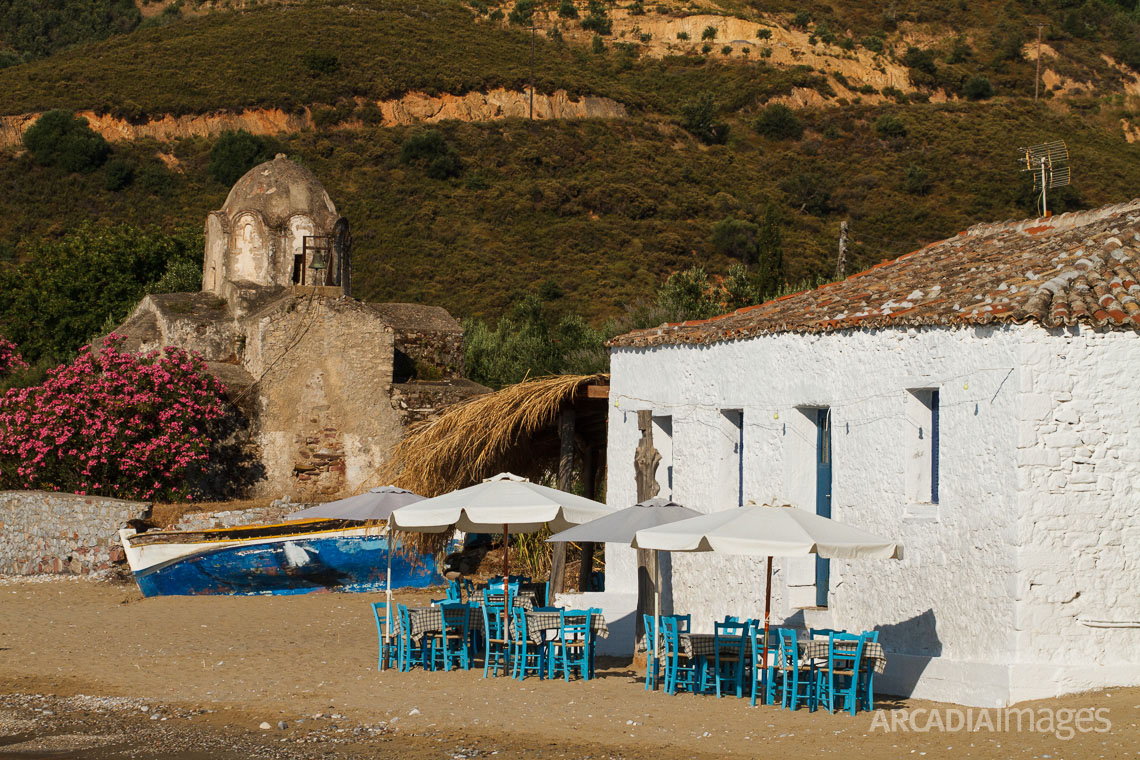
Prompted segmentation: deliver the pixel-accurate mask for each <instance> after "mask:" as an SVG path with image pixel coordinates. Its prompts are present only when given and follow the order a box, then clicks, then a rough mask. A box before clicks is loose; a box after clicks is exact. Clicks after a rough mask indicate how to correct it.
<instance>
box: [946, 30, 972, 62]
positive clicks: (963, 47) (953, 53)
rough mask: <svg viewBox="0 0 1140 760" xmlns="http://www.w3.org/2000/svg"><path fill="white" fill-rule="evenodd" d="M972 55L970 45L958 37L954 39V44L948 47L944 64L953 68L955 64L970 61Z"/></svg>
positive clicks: (964, 39)
mask: <svg viewBox="0 0 1140 760" xmlns="http://www.w3.org/2000/svg"><path fill="white" fill-rule="evenodd" d="M973 55H974V51H973V49H971V48H970V43H969V42H966V38H965V37H963V36H961V35H958V36H957V37H955V38H954V43H953V44H952V45H951V46H950V52H949V53H948V54H947V56H946V63H948V64H950V65H951V66H953V65H954V64H957V63H965V62H966V61H968V60H970V58H972V57H973Z"/></svg>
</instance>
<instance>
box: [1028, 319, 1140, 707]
mask: <svg viewBox="0 0 1140 760" xmlns="http://www.w3.org/2000/svg"><path fill="white" fill-rule="evenodd" d="M1021 358H1022V361H1023V362H1024V364H1025V370H1024V371H1023V372H1022V375H1021V382H1020V389H1021V392H1022V405H1021V415H1020V421H1019V424H1018V442H1017V443H1018V458H1019V463H1020V465H1021V472H1020V473H1019V482H1020V484H1021V487H1022V489H1023V490H1022V494H1021V500H1020V501H1021V504H1020V509H1019V515H1020V517H1019V520H1018V525H1017V528H1018V541H1019V544H1020V549H1019V551H1018V555H1017V561H1018V567H1019V576H1018V583H1017V599H1018V601H1017V607H1016V610H1017V615H1016V634H1015V637H1016V642H1017V654H1018V656H1017V660H1016V662H1017V664H1016V665H1015V666H1014V670H1013V677H1012V690H1013V694H1014V697H1015V698H1016V699H1032V698H1036V697H1042V696H1048V695H1051V694H1054V693H1056V692H1057V691H1059V690H1064V691H1075V690H1079V689H1088V688H1093V687H1098V686H1106V685H1109V686H1111V685H1124V684H1128V685H1134V684H1138V683H1140V593H1138V589H1140V383H1137V373H1138V372H1140V336H1138V335H1136V334H1135V333H1127V332H1111V331H1110V332H1105V331H1098V330H1092V329H1088V328H1085V327H1079V328H1070V329H1065V330H1051V331H1045V330H1038V331H1036V332H1035V333H1032V334H1030V335H1029V336H1027V339H1026V340H1025V342H1024V343H1023V346H1022V354H1021Z"/></svg>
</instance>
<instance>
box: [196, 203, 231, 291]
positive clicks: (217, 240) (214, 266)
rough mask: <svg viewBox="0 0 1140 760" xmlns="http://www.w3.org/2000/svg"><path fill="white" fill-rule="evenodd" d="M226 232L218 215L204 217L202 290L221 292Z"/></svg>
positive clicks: (223, 277)
mask: <svg viewBox="0 0 1140 760" xmlns="http://www.w3.org/2000/svg"><path fill="white" fill-rule="evenodd" d="M226 242H227V237H226V232H225V230H224V229H223V228H222V220H221V218H220V215H218V214H216V213H215V214H210V215H209V216H208V217H206V255H205V256H204V257H203V260H202V290H210V291H213V292H215V293H219V292H221V289H222V281H223V280H224V279H225V268H224V267H225V260H226Z"/></svg>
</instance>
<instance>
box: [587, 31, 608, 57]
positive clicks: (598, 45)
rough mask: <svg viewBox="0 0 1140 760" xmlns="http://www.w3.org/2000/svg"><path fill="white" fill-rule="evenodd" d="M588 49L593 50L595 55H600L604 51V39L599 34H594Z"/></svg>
mask: <svg viewBox="0 0 1140 760" xmlns="http://www.w3.org/2000/svg"><path fill="white" fill-rule="evenodd" d="M590 49H591V50H593V51H594V54H595V55H602V54H603V53H605V52H606V41H605V40H603V39H602V36H601V35H600V34H595V35H594V39H593V40H591V42H590Z"/></svg>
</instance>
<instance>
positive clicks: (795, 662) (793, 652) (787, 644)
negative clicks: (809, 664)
mask: <svg viewBox="0 0 1140 760" xmlns="http://www.w3.org/2000/svg"><path fill="white" fill-rule="evenodd" d="M776 634H777V635H778V636H779V637H780V648H779V650H778V651H779V653H780V655H779V656H780V660H779V661H780V664H781V665H784V666H786V667H789V668H793V669H796V668H798V667H799V664H800V650H799V646H798V644H797V643H796V631H795V629H794V628H777V629H776ZM760 635H761V637H763V635H764V634H763V633H761V634H760Z"/></svg>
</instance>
